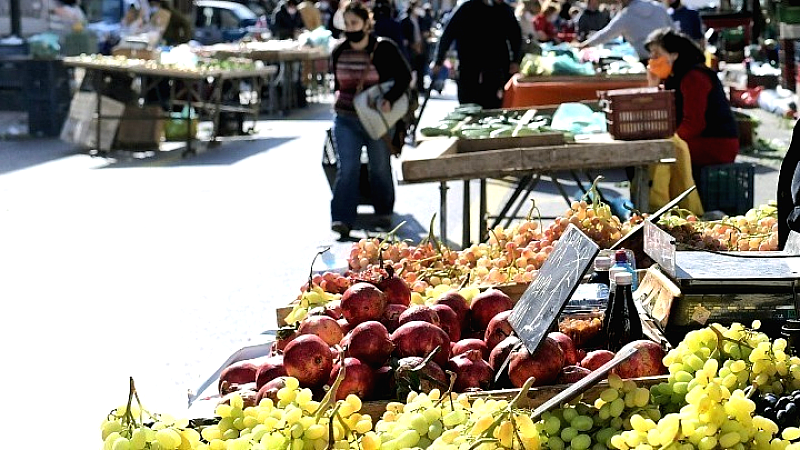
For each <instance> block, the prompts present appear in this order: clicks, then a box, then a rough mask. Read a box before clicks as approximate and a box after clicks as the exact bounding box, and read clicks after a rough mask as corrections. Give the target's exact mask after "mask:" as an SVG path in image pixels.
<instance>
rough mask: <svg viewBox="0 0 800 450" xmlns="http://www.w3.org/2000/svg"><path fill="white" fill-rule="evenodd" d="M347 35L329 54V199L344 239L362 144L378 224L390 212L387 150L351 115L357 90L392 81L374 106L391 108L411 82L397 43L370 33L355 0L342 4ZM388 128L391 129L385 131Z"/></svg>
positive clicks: (352, 215)
mask: <svg viewBox="0 0 800 450" xmlns="http://www.w3.org/2000/svg"><path fill="white" fill-rule="evenodd" d="M343 17H344V25H345V29H344V34H345V37H346V39H345V40H344V41H343V42H341V43H340V44H339V45H338V46H337V47H336V48H335V49H334V50H333V53H332V54H331V63H332V64H331V68H332V71H333V74H334V91H335V95H336V98H335V102H334V112H335V117H334V121H333V140H334V147H335V148H336V156H337V166H336V182H335V183H334V185H333V199H332V200H331V229H332V230H333V231H335V232H337V233H339V236H340V239H342V240H343V239H346V238H347V237H348V236H349V235H350V230H351V229H352V227H353V224H354V222H355V219H356V216H357V214H356V210H357V208H358V202H359V189H358V187H359V180H360V173H361V149H362V147H364V146H366V148H367V156H368V158H369V164H368V166H369V182H370V186H371V194H372V204H373V207H374V208H375V215H376V216H377V218H378V221H377V225H378V226H379V227H381V228H388V227H389V226H391V217H392V213H393V211H394V199H395V192H394V182H393V180H392V170H391V164H390V160H389V158H390V150H389V147H388V145H387V144H386V143H385V142H384V141H383V140H382V139H371V138H370V137H369V135H368V134H367V131H366V130H365V129H364V126H363V125H362V124H361V121H360V120H359V118H358V115H356V112H355V107H354V106H353V101H354V98H355V96H356V95H357V94H358V93H359V92H361V90H363V89H366V88H369V87H370V86H374V85H376V84H378V83H383V82H385V81H389V80H393V81H394V85H393V86H392V88H391V89H390V90H389V91H388V92H387V93H386V94H385V95H384V99H383V101H382V102H381V103H380V104H379V105H376V106H377V107H379V108H380V109H381V110H382V111H384V112H388V111H389V110H391V107H392V103H393V102H395V101H396V100H397V99H399V98H400V96H401V95H403V93H404V92H405V91H406V89H407V88H408V87H409V84H410V83H411V69H410V68H409V67H408V62H406V60H405V58H404V57H403V55H402V54H401V53H400V50H399V49H398V47H397V45H396V44H395V43H394V42H392V41H391V40H388V39H379V38H378V37H376V36H375V35H374V34H372V33H371V31H372V23H371V22H370V11H369V9H368V8H367V7H366V6H364V4H363V3H361V2H360V1H358V0H353V1H351V2H350V3H349V4H348V5H347V6H346V7H345V8H344V14H343ZM390 132H391V131H390Z"/></svg>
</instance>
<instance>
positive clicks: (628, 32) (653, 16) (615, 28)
mask: <svg viewBox="0 0 800 450" xmlns="http://www.w3.org/2000/svg"><path fill="white" fill-rule="evenodd" d="M617 2H618V3H619V5H620V6H621V8H622V9H621V11H620V12H618V13H617V14H616V15H614V18H612V19H611V21H610V22H609V23H608V25H606V26H605V27H604V28H603V29H602V30H600V31H597V32H596V33H595V34H593V35H592V36H591V37H590V38H589V39H587V40H585V41H583V42H582V43H581V44H580V48H585V47H593V46H595V45H599V44H604V43H606V42H608V41H610V40H612V39H615V38H616V37H618V36H622V37H623V38H625V40H626V41H628V43H630V44H631V45H632V46H633V48H634V49H636V54H637V55H639V59H640V60H641V61H642V62H643V63H645V64H646V63H647V59H648V55H649V54H648V52H647V49H645V47H644V43H645V41H646V40H647V37H648V36H649V35H650V33H652V32H653V31H655V30H658V29H659V28H664V27H670V28H671V27H672V26H673V24H672V19H671V18H670V17H669V13H667V9H666V8H664V6H663V5H661V4H660V3H656V2H654V1H651V0H617Z"/></svg>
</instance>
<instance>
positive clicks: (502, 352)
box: [489, 336, 520, 372]
mask: <svg viewBox="0 0 800 450" xmlns="http://www.w3.org/2000/svg"><path fill="white" fill-rule="evenodd" d="M519 342H520V341H519V338H518V337H516V336H509V337H507V338H505V339H503V340H502V341H500V343H499V344H497V345H496V346H495V348H493V349H492V350H491V351H490V352H489V366H490V367H491V368H492V370H494V371H495V372H497V371H498V370H500V366H501V365H502V364H503V363H504V362H505V361H506V358H508V355H510V354H511V351H512V350H513V349H514V347H515V346H516V345H517V344H519Z"/></svg>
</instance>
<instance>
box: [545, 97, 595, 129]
mask: <svg viewBox="0 0 800 450" xmlns="http://www.w3.org/2000/svg"><path fill="white" fill-rule="evenodd" d="M550 128H553V129H555V130H561V131H569V132H570V133H574V134H587V133H605V132H606V120H605V114H603V113H602V112H595V111H592V109H591V108H589V107H588V106H586V105H584V104H583V103H562V104H561V105H560V106H559V107H558V109H556V112H555V113H554V114H553V121H552V122H551V124H550Z"/></svg>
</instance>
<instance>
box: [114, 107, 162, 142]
mask: <svg viewBox="0 0 800 450" xmlns="http://www.w3.org/2000/svg"><path fill="white" fill-rule="evenodd" d="M163 136H164V112H163V111H162V110H161V108H160V107H159V106H153V105H151V106H144V107H139V105H132V104H128V105H125V112H124V113H123V119H122V121H121V122H120V124H119V131H117V140H116V146H117V147H123V148H129V149H134V148H146V149H158V146H159V144H160V143H161V139H162V138H163Z"/></svg>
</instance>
